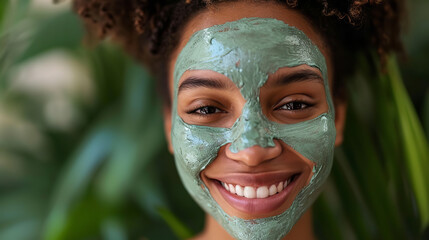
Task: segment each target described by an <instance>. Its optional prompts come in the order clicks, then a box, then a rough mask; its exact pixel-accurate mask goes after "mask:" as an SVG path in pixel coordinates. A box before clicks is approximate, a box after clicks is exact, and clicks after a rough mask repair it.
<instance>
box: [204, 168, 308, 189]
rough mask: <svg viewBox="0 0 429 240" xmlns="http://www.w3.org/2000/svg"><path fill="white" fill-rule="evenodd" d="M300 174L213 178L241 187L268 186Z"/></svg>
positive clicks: (230, 175) (232, 174)
mask: <svg viewBox="0 0 429 240" xmlns="http://www.w3.org/2000/svg"><path fill="white" fill-rule="evenodd" d="M299 173H300V172H297V171H294V172H292V171H291V172H261V173H230V174H227V175H225V176H222V177H216V178H211V177H209V176H207V177H208V178H210V179H214V180H218V181H221V182H224V183H229V184H234V185H241V186H253V187H257V186H267V185H272V184H278V183H279V182H281V181H285V180H287V179H289V178H291V177H292V176H293V175H295V174H299Z"/></svg>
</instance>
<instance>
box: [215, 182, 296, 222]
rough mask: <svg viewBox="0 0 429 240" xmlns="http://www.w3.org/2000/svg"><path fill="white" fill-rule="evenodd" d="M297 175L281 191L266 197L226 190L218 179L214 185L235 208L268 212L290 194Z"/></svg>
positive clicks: (253, 212)
mask: <svg viewBox="0 0 429 240" xmlns="http://www.w3.org/2000/svg"><path fill="white" fill-rule="evenodd" d="M297 178H298V177H296V178H295V179H294V181H292V182H291V183H290V184H289V185H288V186H287V187H286V188H285V189H283V191H281V192H280V193H277V194H275V195H273V196H270V197H267V198H245V197H240V196H238V195H236V194H232V193H230V192H229V191H227V190H226V189H225V188H224V187H223V186H222V185H221V184H220V182H219V181H216V180H213V181H215V184H216V187H217V188H218V190H219V192H220V194H221V195H222V196H223V198H224V199H225V200H226V201H227V202H228V203H229V204H230V205H231V206H232V207H234V208H235V209H237V210H239V211H241V212H243V213H247V214H269V213H272V212H274V211H275V210H277V209H279V208H280V207H281V206H282V205H283V204H284V203H285V202H286V201H287V200H288V199H287V198H288V196H290V194H289V193H290V192H291V190H292V189H293V188H294V185H295V183H296V182H297V180H298V179H297Z"/></svg>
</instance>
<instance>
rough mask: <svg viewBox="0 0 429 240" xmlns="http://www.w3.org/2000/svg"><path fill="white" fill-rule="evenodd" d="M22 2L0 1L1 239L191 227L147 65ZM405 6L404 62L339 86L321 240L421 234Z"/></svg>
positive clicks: (417, 58) (423, 149)
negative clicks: (342, 105)
mask: <svg viewBox="0 0 429 240" xmlns="http://www.w3.org/2000/svg"><path fill="white" fill-rule="evenodd" d="M29 3H30V2H29V1H28V0H15V1H0V239H6V240H8V239H47V240H57V239H108V240H110V239H141V238H143V239H174V238H179V239H186V238H188V237H189V236H192V235H193V234H194V233H196V232H198V231H200V230H201V229H202V226H203V215H204V214H203V212H202V211H201V210H200V209H199V208H198V207H197V206H196V205H195V203H194V202H193V201H192V200H191V199H190V197H189V196H188V194H187V193H186V191H185V189H184V188H183V187H182V185H181V183H180V180H179V177H178V175H177V173H176V170H175V166H174V161H173V159H172V157H171V155H170V154H169V153H168V150H167V147H166V143H165V136H164V133H163V130H162V128H163V123H162V114H161V109H162V108H161V103H160V101H159V99H157V95H156V93H155V91H154V89H155V87H154V81H153V80H152V79H151V77H150V76H149V75H148V74H147V71H146V70H145V69H144V68H143V67H141V66H139V65H137V64H136V63H135V62H133V61H132V60H131V59H129V58H128V57H127V56H125V55H124V54H123V53H122V51H121V50H120V49H119V48H118V47H115V46H114V45H112V44H110V43H109V42H108V41H106V42H103V43H102V44H100V45H98V46H96V47H93V48H87V47H85V46H83V45H82V39H83V37H84V30H83V28H82V26H81V24H80V22H79V20H78V19H77V17H76V16H75V15H74V14H72V13H71V12H70V11H69V10H60V9H59V10H58V11H55V12H43V11H42V10H40V9H39V10H38V9H34V8H33V7H31V5H30V4H29ZM410 11H413V14H411V15H410V17H411V20H410V35H409V36H407V37H406V39H405V42H406V45H407V49H408V50H409V54H410V55H409V61H407V62H406V63H405V64H402V63H401V64H398V63H397V62H396V60H395V57H393V56H392V57H391V58H390V59H389V61H388V66H387V73H386V74H381V73H380V74H378V75H377V77H369V76H371V75H370V73H371V72H381V71H380V66H378V63H377V62H376V61H374V62H366V61H365V60H364V59H363V58H362V61H361V63H360V65H361V71H359V73H358V74H357V75H356V76H355V78H353V79H351V81H350V83H349V95H350V100H349V104H348V105H349V110H348V114H347V125H346V135H345V141H344V144H343V146H342V147H341V148H338V149H337V151H336V161H335V163H334V167H333V170H332V174H331V177H330V179H329V180H328V183H327V186H326V190H325V191H324V193H323V194H322V196H321V197H320V198H319V200H318V201H317V202H316V203H315V208H314V213H315V214H314V215H315V220H314V221H315V228H316V232H317V234H318V236H319V238H320V239H424V238H425V237H426V238H427V237H428V226H429V209H428V208H429V174H427V173H426V171H427V170H429V152H428V151H429V150H428V149H429V148H428V143H427V136H428V132H429V84H428V81H427V80H428V79H429V71H428V70H427V68H426V67H425V64H426V59H427V57H429V29H428V26H427V24H426V22H427V18H426V12H427V11H429V4H428V2H425V1H423V0H421V1H417V0H415V1H413V2H412V4H411V5H410ZM414 11H415V12H414ZM414 13H415V14H414ZM425 19H426V21H425ZM46 59H53V60H51V61H50V63H51V64H50V65H49V64H47V65H36V64H37V62H43V61H47V60H46ZM374 59H375V58H374ZM48 62H49V61H48ZM52 63H53V64H52ZM34 65H35V66H38V67H33V68H36V70H37V71H35V70H32V71H30V70H28V69H31V66H34ZM399 65H401V69H399ZM40 66H42V67H40ZM64 66H68V67H69V68H70V69H68V68H67V69H68V70H67V71H65V72H66V73H68V74H61V73H62V72H63V71H61V69H63V67H64ZM400 70H401V71H400ZM55 71H58V72H59V73H60V74H56V75H55V74H54V73H55ZM36 73H37V74H40V75H41V76H42V77H37V74H36ZM401 73H402V74H401ZM49 79H54V81H53V82H52V80H51V82H50V81H49ZM403 80H404V81H403ZM39 81H40V82H39ZM403 82H404V83H405V86H404V85H403ZM60 83H61V84H60ZM57 85H58V86H59V87H55V86H57ZM407 90H408V91H409V92H410V93H411V95H410V96H411V98H410V96H409V95H408V94H407ZM411 100H412V101H413V103H414V104H413V103H412V102H411ZM414 106H416V108H417V111H415V109H414ZM422 123H423V124H422ZM422 126H423V127H422ZM423 129H425V130H426V134H425V131H424V130H423ZM425 231H426V233H425ZM425 234H426V235H425Z"/></svg>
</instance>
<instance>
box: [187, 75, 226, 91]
mask: <svg viewBox="0 0 429 240" xmlns="http://www.w3.org/2000/svg"><path fill="white" fill-rule="evenodd" d="M200 87H203V88H214V89H227V88H228V86H227V85H226V84H225V83H224V82H223V81H221V80H219V79H216V78H200V77H189V78H187V79H185V80H184V81H183V82H182V83H181V84H180V86H179V93H180V92H181V91H184V90H188V89H193V88H200Z"/></svg>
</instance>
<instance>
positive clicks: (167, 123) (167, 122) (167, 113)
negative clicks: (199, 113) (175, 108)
mask: <svg viewBox="0 0 429 240" xmlns="http://www.w3.org/2000/svg"><path fill="white" fill-rule="evenodd" d="M163 113H164V132H165V138H166V139H167V143H168V150H169V151H170V153H171V154H174V151H173V144H172V143H171V107H169V106H164V109H163Z"/></svg>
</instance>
